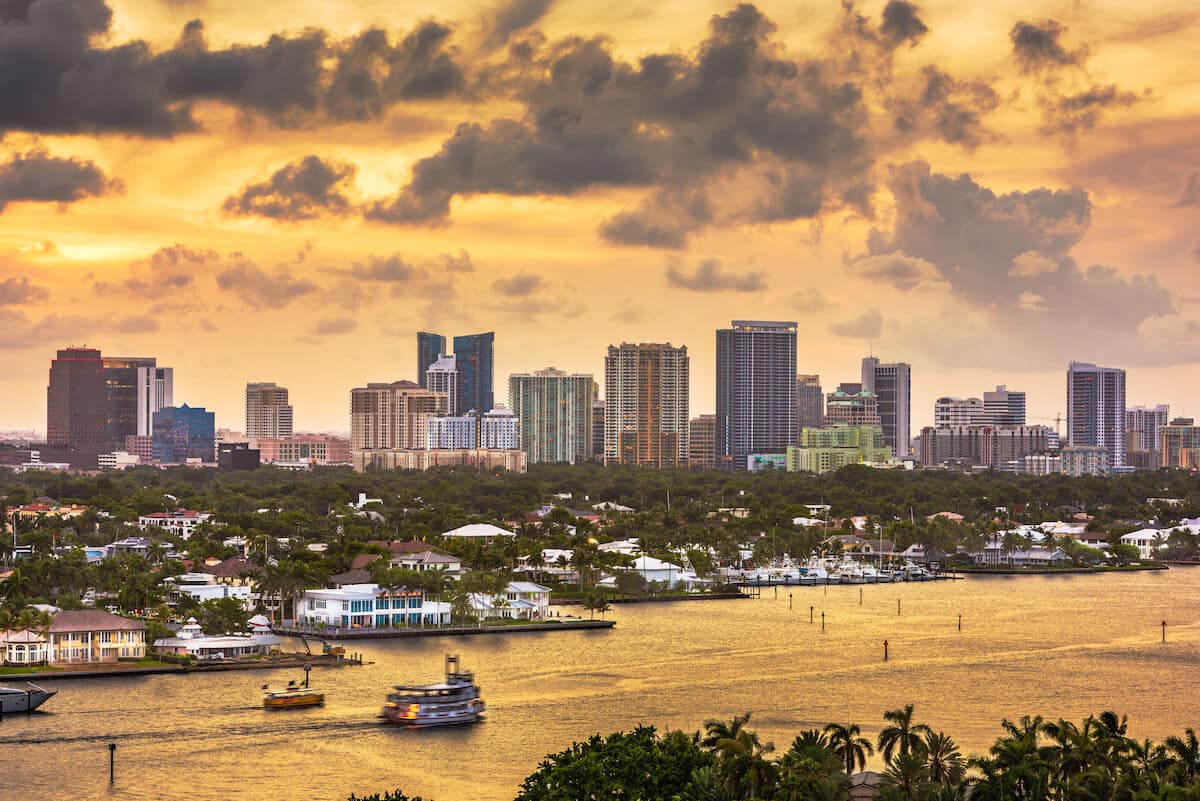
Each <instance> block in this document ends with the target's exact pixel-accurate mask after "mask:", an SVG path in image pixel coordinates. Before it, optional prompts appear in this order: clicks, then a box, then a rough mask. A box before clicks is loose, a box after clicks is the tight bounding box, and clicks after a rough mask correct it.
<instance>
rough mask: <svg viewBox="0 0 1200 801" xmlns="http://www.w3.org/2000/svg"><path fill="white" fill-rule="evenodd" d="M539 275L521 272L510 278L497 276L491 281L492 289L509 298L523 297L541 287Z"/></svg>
mask: <svg viewBox="0 0 1200 801" xmlns="http://www.w3.org/2000/svg"><path fill="white" fill-rule="evenodd" d="M543 285H544V282H543V281H542V277H541V276H540V275H534V274H532V273H521V274H519V275H514V276H512V277H511V278H498V279H496V280H495V281H493V282H492V291H493V292H496V293H498V294H500V295H504V296H505V297H509V298H523V297H528V296H529V295H532V294H534V293H536V292H538V291H539V290H541V289H542V288H543Z"/></svg>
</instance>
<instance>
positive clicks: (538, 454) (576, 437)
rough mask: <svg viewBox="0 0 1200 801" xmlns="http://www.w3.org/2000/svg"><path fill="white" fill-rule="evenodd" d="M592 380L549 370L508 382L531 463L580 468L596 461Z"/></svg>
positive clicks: (580, 375) (510, 397)
mask: <svg viewBox="0 0 1200 801" xmlns="http://www.w3.org/2000/svg"><path fill="white" fill-rule="evenodd" d="M592 383H593V381H592V376H590V375H582V374H579V373H572V374H570V375H568V374H567V373H564V372H563V371H562V370H555V369H554V368H553V367H547V368H546V369H545V370H537V371H536V372H533V373H517V374H515V375H512V376H510V377H509V379H508V404H509V406H510V407H511V408H512V413H513V414H515V415H516V416H517V419H518V420H519V421H520V430H521V450H523V451H525V453H526V454H528V456H529V462H530V463H531V464H532V463H534V462H566V463H569V464H577V463H580V462H586V461H588V460H589V459H591V458H592Z"/></svg>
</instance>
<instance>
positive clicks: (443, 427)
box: [425, 414, 479, 451]
mask: <svg viewBox="0 0 1200 801" xmlns="http://www.w3.org/2000/svg"><path fill="white" fill-rule="evenodd" d="M427 426H428V429H427V432H426V440H425V447H426V448H428V449H429V450H431V451H436V450H471V449H473V448H475V447H477V443H478V442H479V421H478V419H477V418H476V417H475V415H473V414H468V415H462V416H448V417H430V418H429V420H428V423H427Z"/></svg>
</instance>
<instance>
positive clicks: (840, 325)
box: [829, 309, 883, 339]
mask: <svg viewBox="0 0 1200 801" xmlns="http://www.w3.org/2000/svg"><path fill="white" fill-rule="evenodd" d="M829 330H830V331H831V332H832V333H833V335H834V336H839V337H850V338H853V339H876V338H878V337H879V336H880V335H882V334H883V314H882V313H881V312H880V311H879V309H868V310H867V311H865V312H863V313H862V314H860V315H859V316H857V317H854V318H851V319H849V320H842V321H841V322H837V323H834V324H833V325H831V326H829Z"/></svg>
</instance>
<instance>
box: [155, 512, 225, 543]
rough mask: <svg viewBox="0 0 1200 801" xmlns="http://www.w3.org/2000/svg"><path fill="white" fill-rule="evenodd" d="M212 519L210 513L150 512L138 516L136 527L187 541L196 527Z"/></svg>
mask: <svg viewBox="0 0 1200 801" xmlns="http://www.w3.org/2000/svg"><path fill="white" fill-rule="evenodd" d="M212 517H213V515H212V512H197V511H195V510H193V509H176V510H175V511H174V512H151V513H150V514H146V515H140V516H139V517H138V521H137V526H138V528H140V529H141V530H142V531H151V530H158V531H162V532H164V533H167V534H172V535H174V536H176V537H180V538H181V539H183V540H184V541H187V540H189V539H191V537H192V532H193V531H195V529H196V526H198V525H200V524H201V523H207V522H209V521H210V520H212Z"/></svg>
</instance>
